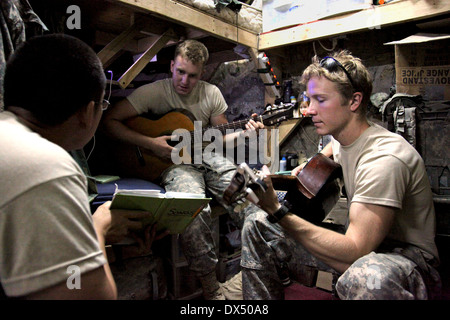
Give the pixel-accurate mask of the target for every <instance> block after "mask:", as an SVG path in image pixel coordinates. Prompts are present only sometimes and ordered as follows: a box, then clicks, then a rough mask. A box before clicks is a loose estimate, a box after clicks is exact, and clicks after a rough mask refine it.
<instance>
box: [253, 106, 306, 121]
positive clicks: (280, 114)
mask: <svg viewBox="0 0 450 320" xmlns="http://www.w3.org/2000/svg"><path fill="white" fill-rule="evenodd" d="M297 107H298V105H297V103H286V104H283V103H282V104H280V105H270V104H269V105H267V107H266V110H265V111H264V113H263V114H262V116H261V117H262V120H263V121H262V122H263V123H264V125H265V126H274V125H277V124H280V123H281V122H283V121H286V120H289V119H292V118H293V117H294V110H295V109H296V108H297Z"/></svg>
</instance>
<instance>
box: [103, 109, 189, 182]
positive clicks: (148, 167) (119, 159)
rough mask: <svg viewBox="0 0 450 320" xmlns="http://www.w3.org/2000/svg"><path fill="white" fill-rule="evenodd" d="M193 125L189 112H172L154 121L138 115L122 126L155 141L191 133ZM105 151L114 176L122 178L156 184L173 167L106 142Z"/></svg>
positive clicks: (144, 152)
mask: <svg viewBox="0 0 450 320" xmlns="http://www.w3.org/2000/svg"><path fill="white" fill-rule="evenodd" d="M193 121H194V118H193V116H192V114H190V112H189V111H187V110H183V109H176V110H173V111H171V112H169V113H166V114H165V115H163V116H162V117H160V118H158V119H154V118H150V117H147V116H145V115H141V116H138V117H135V118H132V119H129V120H127V121H126V122H125V124H126V125H127V126H128V127H129V128H131V129H133V130H135V131H137V132H139V133H142V134H144V135H146V136H148V137H152V138H156V137H160V136H164V135H171V134H172V132H173V131H175V130H176V129H186V130H188V131H192V130H194V122H193ZM169 142H170V141H169ZM175 143H178V142H177V141H175ZM108 149H109V150H107V151H106V152H107V153H108V154H109V157H108V158H109V159H110V161H112V162H113V166H114V167H115V168H116V171H117V173H116V174H119V175H121V176H125V177H135V178H140V179H145V180H149V181H152V182H157V180H158V178H159V176H160V175H161V173H162V172H163V171H164V170H166V169H167V168H169V167H171V166H172V165H173V163H172V162H170V161H167V160H163V159H161V158H159V157H158V156H157V155H155V154H154V153H152V152H150V151H148V150H144V149H143V148H138V147H135V146H131V145H129V144H125V143H120V142H117V141H114V142H109V147H108Z"/></svg>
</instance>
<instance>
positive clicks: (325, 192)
mask: <svg viewBox="0 0 450 320" xmlns="http://www.w3.org/2000/svg"><path fill="white" fill-rule="evenodd" d="M249 175H250V176H251V173H249ZM269 177H270V178H271V180H272V185H273V188H274V189H275V190H277V191H285V193H286V194H285V196H284V199H285V200H287V201H289V203H290V204H291V205H292V208H291V210H290V212H291V213H294V214H296V215H298V216H299V217H301V218H303V219H305V220H308V221H310V222H312V223H314V224H320V223H321V222H322V221H323V220H324V218H325V217H326V215H327V214H328V213H329V212H330V211H331V209H332V208H333V207H334V206H335V205H336V203H337V201H338V200H339V197H340V193H341V186H340V179H341V178H342V168H341V166H340V165H339V164H338V163H336V162H334V161H333V160H332V159H330V158H328V157H326V156H325V155H323V154H322V153H317V154H316V155H315V156H314V157H312V158H311V160H310V161H309V162H308V163H307V164H306V165H305V166H304V167H303V169H302V170H301V171H300V173H299V174H298V175H297V176H290V175H278V174H272V175H269ZM257 181H258V179H256V178H250V179H247V178H245V177H242V175H238V174H235V175H234V176H233V178H232V180H231V182H230V184H229V186H228V187H227V189H225V192H224V200H225V201H227V202H228V203H230V202H234V201H235V200H236V199H240V198H242V197H241V196H240V195H237V194H236V193H237V192H243V191H244V190H246V189H247V187H250V188H251V189H252V190H254V191H255V193H256V196H258V194H261V190H262V189H265V184H264V185H261V186H255V182H257ZM243 183H250V184H249V185H248V186H244V185H243ZM260 196H261V195H260Z"/></svg>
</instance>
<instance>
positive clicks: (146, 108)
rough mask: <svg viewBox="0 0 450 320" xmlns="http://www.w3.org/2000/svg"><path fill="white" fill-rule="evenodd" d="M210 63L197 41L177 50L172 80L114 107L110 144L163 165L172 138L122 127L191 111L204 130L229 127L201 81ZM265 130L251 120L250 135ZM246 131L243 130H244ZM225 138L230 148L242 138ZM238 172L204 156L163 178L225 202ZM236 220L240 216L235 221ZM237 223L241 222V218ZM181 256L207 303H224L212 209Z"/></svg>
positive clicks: (108, 120)
mask: <svg viewBox="0 0 450 320" xmlns="http://www.w3.org/2000/svg"><path fill="white" fill-rule="evenodd" d="M207 60H208V50H207V49H206V47H205V46H204V45H203V44H202V43H200V42H198V41H195V40H186V41H184V42H183V43H181V44H180V45H179V46H178V47H177V48H176V50H175V56H174V60H172V62H171V66H170V70H171V72H172V77H171V78H170V79H164V80H160V81H156V82H153V83H150V84H147V85H144V86H142V87H139V88H138V89H136V90H135V91H134V92H133V93H132V94H131V95H130V96H128V97H127V98H126V99H124V100H122V101H120V102H119V103H117V104H116V105H115V106H114V107H113V108H111V109H110V110H109V111H108V112H107V113H106V114H105V118H104V119H103V123H102V127H103V131H104V132H105V133H106V134H107V135H108V136H109V137H110V138H112V139H118V140H120V141H122V142H126V143H129V144H131V145H135V146H138V147H140V148H143V149H146V150H149V151H151V152H152V153H153V154H155V155H157V156H158V157H159V158H160V159H162V160H163V161H166V162H169V161H172V152H173V151H174V147H172V146H171V145H169V144H168V142H169V141H170V140H171V136H169V135H164V136H160V137H149V136H146V135H143V134H141V133H138V132H137V131H135V130H132V129H130V128H129V127H127V126H126V125H124V123H123V122H124V121H126V120H127V119H130V118H132V117H135V116H137V115H140V114H142V113H150V114H153V115H158V116H161V115H164V114H166V113H168V112H169V111H172V110H175V109H185V110H188V111H189V112H190V113H191V114H192V115H193V116H194V118H195V120H196V121H201V127H208V126H218V125H223V124H226V123H228V121H227V118H226V116H225V111H226V110H227V108H228V106H227V104H226V102H225V99H224V98H223V96H222V94H221V92H220V91H219V89H218V88H217V87H216V86H214V85H212V84H209V83H206V82H204V81H202V80H200V79H201V77H202V75H203V72H204V66H205V64H206V62H207ZM259 128H263V125H262V124H261V123H260V122H255V121H253V120H250V121H249V122H248V124H247V125H246V131H247V132H250V131H254V130H256V129H259ZM241 132H242V131H241ZM239 134H241V133H239V132H237V133H231V134H227V135H225V136H224V137H223V142H224V144H225V145H228V143H229V142H227V141H231V142H232V143H234V142H235V140H236V138H237V137H238V135H239ZM235 169H236V167H235V165H234V163H232V162H231V161H229V160H228V159H226V158H225V157H223V156H222V155H220V154H215V153H212V154H209V155H208V156H206V155H203V158H202V161H201V163H196V162H195V163H194V164H180V165H173V166H171V167H169V168H168V169H166V170H165V171H164V172H163V173H162V175H161V184H162V186H163V187H164V188H165V189H166V191H179V192H191V193H199V194H205V192H206V189H208V191H210V192H211V194H212V195H213V196H214V197H215V198H216V199H217V200H218V201H219V202H220V203H222V202H223V201H222V194H223V190H224V189H225V188H226V187H227V186H228V185H229V183H230V180H231V177H232V176H233V174H234V171H235ZM236 218H237V217H236ZM237 219H238V218H237ZM181 242H182V247H183V253H184V255H185V256H186V257H187V259H188V262H189V267H190V269H191V270H192V271H193V272H195V274H196V275H197V276H198V277H199V278H200V281H201V283H202V287H203V291H204V297H205V298H206V299H223V298H224V295H223V294H222V291H221V289H220V287H219V283H218V281H217V278H216V271H215V270H216V264H217V260H218V259H217V257H216V253H215V246H216V245H215V243H214V236H213V234H212V231H211V208H210V207H209V206H207V207H206V208H205V209H204V210H203V211H202V212H201V213H200V214H199V215H198V216H197V218H196V219H195V220H194V221H193V222H192V223H191V225H189V227H188V228H187V229H186V231H185V232H184V233H183V234H182V236H181Z"/></svg>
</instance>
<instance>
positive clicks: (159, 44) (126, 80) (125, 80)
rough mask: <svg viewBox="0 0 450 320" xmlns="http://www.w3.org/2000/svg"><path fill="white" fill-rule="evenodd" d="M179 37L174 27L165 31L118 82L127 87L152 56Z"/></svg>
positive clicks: (123, 87) (122, 86)
mask: <svg viewBox="0 0 450 320" xmlns="http://www.w3.org/2000/svg"><path fill="white" fill-rule="evenodd" d="M173 38H177V34H176V33H174V32H173V30H172V29H169V30H167V31H166V32H165V33H163V34H162V35H161V36H160V37H159V38H158V39H157V40H156V41H155V42H154V43H153V44H152V45H151V46H150V47H149V48H148V49H147V50H146V51H145V52H144V53H143V54H142V56H140V57H139V59H137V60H136V62H135V63H134V64H133V65H132V66H131V67H130V68H129V69H128V70H127V71H125V73H124V74H123V75H122V76H121V77H120V79H119V80H118V83H119V85H120V87H121V88H122V89H125V88H126V87H127V86H128V85H129V84H130V82H131V81H133V79H134V78H135V77H136V76H137V75H138V74H139V73H140V72H141V71H142V69H144V68H145V66H146V65H147V64H148V63H149V62H150V60H152V58H153V57H154V56H155V55H156V54H157V53H158V52H159V50H161V49H162V48H163V47H164V46H165V45H166V44H167V42H169V41H170V40H171V39H173Z"/></svg>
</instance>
